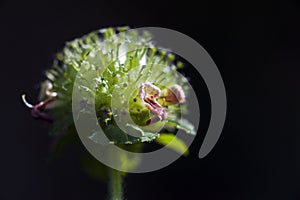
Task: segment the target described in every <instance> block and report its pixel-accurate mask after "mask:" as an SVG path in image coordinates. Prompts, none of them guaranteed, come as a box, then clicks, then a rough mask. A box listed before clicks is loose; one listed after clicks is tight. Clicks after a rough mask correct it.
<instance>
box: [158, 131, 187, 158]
mask: <svg viewBox="0 0 300 200" xmlns="http://www.w3.org/2000/svg"><path fill="white" fill-rule="evenodd" d="M155 142H156V143H158V144H161V145H163V146H166V147H168V148H170V149H173V150H174V151H177V152H178V153H180V154H183V155H184V156H187V155H188V154H189V151H188V147H187V146H186V145H185V143H184V142H183V141H182V140H181V139H179V138H178V137H176V135H174V134H171V133H161V134H160V136H159V137H158V138H156V139H155Z"/></svg>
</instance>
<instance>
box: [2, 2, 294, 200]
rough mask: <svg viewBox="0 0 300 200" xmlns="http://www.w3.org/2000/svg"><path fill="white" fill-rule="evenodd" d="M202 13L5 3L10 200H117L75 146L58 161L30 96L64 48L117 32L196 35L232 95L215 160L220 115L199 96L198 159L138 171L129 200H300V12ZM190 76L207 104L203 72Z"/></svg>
mask: <svg viewBox="0 0 300 200" xmlns="http://www.w3.org/2000/svg"><path fill="white" fill-rule="evenodd" d="M199 4H200V5H196V4H195V3H191V2H188V1H179V2H178V3H177V2H175V1H169V2H165V1H159V2H154V1H139V2H131V1H130V3H129V1H128V2H127V1H121V2H117V1H109V0H106V1H100V0H99V1H90V0H87V1H75V0H74V1H54V0H52V1H36V2H33V1H9V0H4V1H3V0H2V1H0V25H1V27H0V30H1V31H0V36H1V42H0V58H1V61H0V67H1V102H2V103H1V107H2V108H1V110H2V115H1V125H2V127H4V128H2V131H1V135H2V137H1V140H0V141H1V142H0V143H1V145H0V157H1V162H0V170H1V171H0V175H1V177H0V199H1V200H2V199H3V200H7V199H9V200H10V199H13V200H14V199H30V200H40V199H57V200H59V199H73V200H76V199H105V198H106V197H107V195H106V193H107V188H106V184H105V183H101V182H98V181H96V180H93V179H90V178H89V177H88V176H86V175H85V174H84V173H83V172H82V171H81V169H80V165H79V161H78V160H79V159H78V155H79V154H78V152H77V150H76V148H75V149H74V148H73V147H70V148H67V149H66V150H65V151H64V153H62V154H61V155H60V156H59V157H58V158H57V159H56V160H55V161H54V162H52V163H48V162H47V158H48V155H49V145H50V143H51V137H50V136H48V135H47V130H48V126H47V124H45V123H41V122H39V121H36V120H34V119H32V118H31V117H30V113H29V111H28V109H26V108H25V106H24V105H23V104H22V102H21V99H20V95H21V94H22V93H24V92H26V94H27V97H28V99H29V100H30V101H35V100H36V99H35V97H36V96H37V94H38V90H37V87H38V83H39V82H40V81H41V80H43V79H44V76H43V72H44V70H45V69H47V68H48V67H49V66H50V64H51V62H52V59H53V55H54V53H55V52H56V51H57V50H58V49H60V48H62V47H63V44H64V42H65V41H68V40H71V39H73V38H75V37H79V36H81V35H83V34H86V33H88V32H90V31H92V30H96V29H99V28H102V27H107V26H118V25H130V26H131V27H143V26H158V27H166V28H171V29H175V30H177V31H180V32H182V33H185V34H187V35H189V36H190V37H192V38H194V39H195V40H196V41H197V42H199V43H200V44H201V45H202V46H203V47H204V48H205V49H206V50H207V51H208V53H209V54H210V55H211V57H212V58H213V59H214V61H215V63H216V64H217V66H218V67H219V70H220V72H221V74H222V77H223V79H224V83H225V86H226V91H227V96H228V115H227V120H226V124H225V127H224V131H223V133H222V135H221V138H220V140H219V142H218V143H217V145H216V146H215V148H214V149H213V151H212V152H211V153H210V154H209V155H208V156H207V157H205V158H204V159H201V160H200V159H198V157H197V154H198V150H199V148H200V145H201V142H202V139H203V137H204V133H205V130H206V129H207V123H208V117H207V116H209V108H207V107H208V106H207V100H205V99H203V100H202V99H200V103H201V105H202V106H204V107H201V111H203V113H204V116H205V115H206V117H204V118H203V120H202V121H201V124H200V125H201V127H200V130H199V132H198V136H197V138H196V140H195V141H194V143H193V145H192V147H191V154H190V155H189V157H187V158H181V159H179V160H177V161H176V162H175V163H173V164H172V165H170V166H168V167H166V168H164V169H162V170H159V171H156V172H152V173H146V174H130V175H129V176H128V177H127V178H126V183H125V197H126V199H129V200H134V199H218V200H219V199H230V200H240V199H242V200H247V199H249V200H253V199H255V200H256V199H257V200H261V199H262V200H265V199H267V200H268V199H272V200H275V199H276V200H277V199H278V200H279V199H282V200H296V199H300V170H299V169H300V160H299V159H300V158H299V152H300V136H299V119H300V118H299V111H300V109H299V102H300V101H299V100H300V98H299V97H300V95H299V86H300V84H299V72H300V71H299V67H300V65H299V64H300V62H299V57H300V48H299V47H300V29H299V25H300V23H299V22H300V21H299V19H300V17H299V15H300V5H299V3H298V2H297V1H286V0H285V1H277V2H275V1H270V2H267V1H259V2H255V1H224V2H223V3H218V2H213V1H209V3H208V2H200V3H199ZM187 75H188V74H187ZM188 76H190V77H191V79H192V84H193V86H194V87H196V88H198V90H197V91H199V93H200V96H201V95H203V96H205V89H203V90H201V89H199V88H201V85H203V84H202V83H201V82H199V84H198V83H197V80H199V78H197V75H196V74H189V75H188ZM201 92H203V94H202V93H201ZM205 105H206V106H205ZM201 115H202V113H201Z"/></svg>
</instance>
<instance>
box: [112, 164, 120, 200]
mask: <svg viewBox="0 0 300 200" xmlns="http://www.w3.org/2000/svg"><path fill="white" fill-rule="evenodd" d="M109 178H110V183H109V187H110V188H109V190H110V199H111V200H122V199H123V190H122V184H123V183H122V181H123V177H122V172H120V171H118V170H115V169H111V168H110V174H109Z"/></svg>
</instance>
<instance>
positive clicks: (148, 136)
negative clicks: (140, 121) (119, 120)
mask: <svg viewBox="0 0 300 200" xmlns="http://www.w3.org/2000/svg"><path fill="white" fill-rule="evenodd" d="M126 126H129V127H131V128H133V129H135V130H137V131H138V132H140V134H141V137H140V138H139V140H140V142H151V141H153V140H155V138H157V137H158V136H159V134H158V133H151V132H145V131H144V130H143V129H141V128H140V127H138V126H136V125H133V124H126Z"/></svg>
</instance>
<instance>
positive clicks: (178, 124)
mask: <svg viewBox="0 0 300 200" xmlns="http://www.w3.org/2000/svg"><path fill="white" fill-rule="evenodd" d="M166 123H167V124H169V125H172V126H175V128H177V129H180V130H184V131H185V132H187V133H189V134H192V135H196V131H195V127H194V125H193V124H191V123H190V122H189V121H188V120H186V119H181V120H180V121H175V120H173V119H167V122H166Z"/></svg>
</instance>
